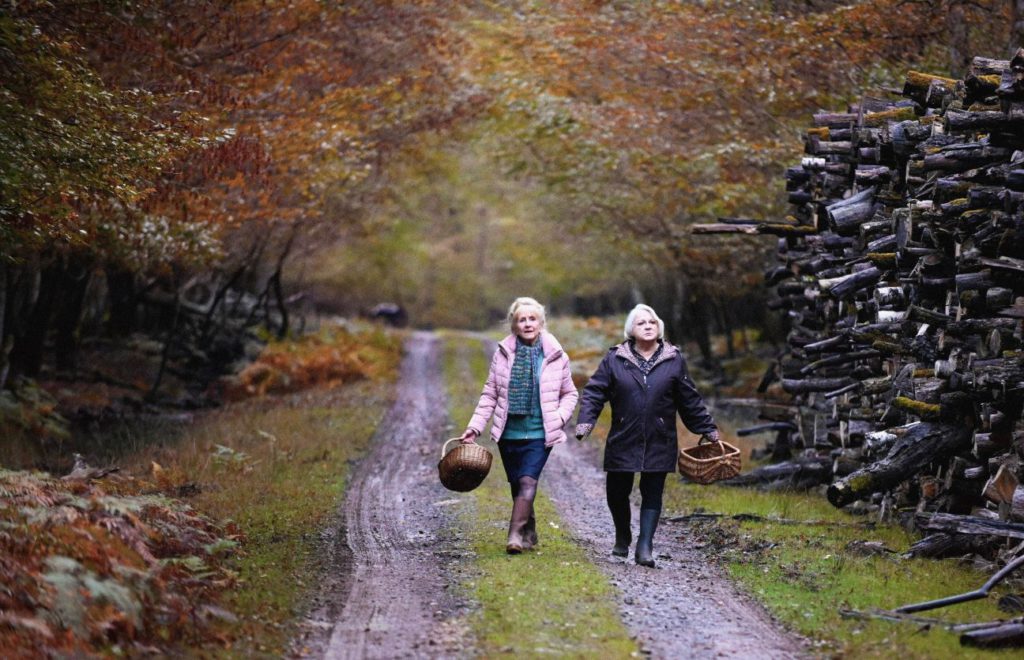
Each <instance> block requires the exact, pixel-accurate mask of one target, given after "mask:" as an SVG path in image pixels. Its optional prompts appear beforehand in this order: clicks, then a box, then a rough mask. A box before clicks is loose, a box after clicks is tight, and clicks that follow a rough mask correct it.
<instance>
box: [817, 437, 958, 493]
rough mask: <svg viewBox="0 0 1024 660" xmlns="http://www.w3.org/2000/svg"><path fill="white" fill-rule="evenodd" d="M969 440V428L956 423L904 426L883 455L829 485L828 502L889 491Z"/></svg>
mask: <svg viewBox="0 0 1024 660" xmlns="http://www.w3.org/2000/svg"><path fill="white" fill-rule="evenodd" d="M970 439H971V432H970V429H966V428H963V427H960V426H952V425H949V424H943V423H933V422H922V423H920V424H915V425H912V426H909V427H906V428H904V429H903V434H902V436H901V437H899V439H898V440H896V442H895V444H893V446H892V449H890V450H889V453H888V454H887V455H886V456H885V458H883V459H881V460H879V461H876V462H875V463H873V464H871V465H869V466H868V467H866V468H864V469H863V470H858V471H857V472H854V473H853V474H851V475H850V476H848V477H845V478H844V479H841V480H839V481H837V482H835V483H833V484H832V485H831V486H829V488H828V493H827V495H828V501H829V502H831V503H832V505H833V506H836V507H842V506H846V505H847V504H849V503H851V502H853V501H854V500H857V499H861V498H863V497H868V496H870V495H871V494H872V493H876V492H882V491H886V490H889V489H891V488H893V487H894V486H896V485H897V484H899V483H900V482H902V481H904V480H905V479H908V478H909V477H911V476H913V475H914V474H916V473H917V472H918V471H920V470H921V469H923V468H925V467H927V466H928V465H929V464H931V463H933V462H940V461H944V460H946V459H948V458H949V457H950V456H952V455H953V454H954V453H956V452H958V451H963V450H964V449H965V448H967V447H968V446H969V445H970Z"/></svg>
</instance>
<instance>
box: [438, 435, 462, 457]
mask: <svg viewBox="0 0 1024 660" xmlns="http://www.w3.org/2000/svg"><path fill="white" fill-rule="evenodd" d="M456 440H462V437H461V436H459V437H455V438H449V439H448V441H447V442H445V443H444V446H442V447H441V458H444V455H445V454H447V453H448V445H450V444H452V443H453V442H455V441H456Z"/></svg>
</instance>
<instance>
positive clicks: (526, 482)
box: [508, 477, 537, 502]
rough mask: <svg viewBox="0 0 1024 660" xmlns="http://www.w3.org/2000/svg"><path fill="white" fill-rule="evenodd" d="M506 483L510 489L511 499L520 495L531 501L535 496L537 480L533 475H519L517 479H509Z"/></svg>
mask: <svg viewBox="0 0 1024 660" xmlns="http://www.w3.org/2000/svg"><path fill="white" fill-rule="evenodd" d="M508 485H509V488H510V489H511V490H512V499H516V498H517V497H522V498H525V499H528V500H530V501H531V502H532V501H533V499H534V498H535V497H536V496H537V480H536V479H534V478H533V477H519V479H518V480H517V481H510V482H509V484H508Z"/></svg>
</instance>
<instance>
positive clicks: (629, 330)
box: [622, 305, 665, 339]
mask: <svg viewBox="0 0 1024 660" xmlns="http://www.w3.org/2000/svg"><path fill="white" fill-rule="evenodd" d="M638 312H647V313H648V314H650V315H651V317H652V318H653V319H654V320H655V322H656V323H657V324H658V339H664V338H665V322H664V321H662V320H661V317H660V316H658V313H657V312H656V311H654V310H653V309H652V308H651V307H650V306H649V305H637V306H636V307H634V308H633V309H631V310H629V314H628V315H627V316H626V325H625V326H624V327H623V328H622V334H623V336H625V338H626V339H633V324H634V323H635V322H636V315H637V313H638Z"/></svg>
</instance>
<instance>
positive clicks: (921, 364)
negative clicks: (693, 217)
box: [694, 49, 1024, 555]
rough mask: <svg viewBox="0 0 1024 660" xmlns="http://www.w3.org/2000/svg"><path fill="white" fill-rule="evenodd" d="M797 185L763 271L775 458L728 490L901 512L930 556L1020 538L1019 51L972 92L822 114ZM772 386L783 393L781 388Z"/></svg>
mask: <svg viewBox="0 0 1024 660" xmlns="http://www.w3.org/2000/svg"><path fill="white" fill-rule="evenodd" d="M805 145H806V153H807V157H805V158H804V159H803V161H802V163H801V164H800V165H799V166H795V167H791V168H789V169H788V170H787V172H786V189H787V191H788V193H789V201H790V203H791V208H792V214H791V216H789V217H787V218H786V220H785V221H782V222H762V221H753V220H744V219H721V220H720V222H719V223H718V224H713V225H702V226H698V227H696V228H695V229H694V232H695V233H747V234H769V235H775V236H778V237H779V239H778V256H779V259H780V261H781V264H780V265H779V266H778V267H776V268H773V269H771V270H769V271H768V272H767V273H766V281H767V284H768V285H769V286H770V287H772V288H773V289H774V296H773V299H772V302H771V305H772V306H774V307H775V308H777V309H778V310H780V311H782V312H783V313H785V314H786V315H787V316H788V318H789V327H790V332H789V335H788V349H787V351H786V353H785V355H783V356H782V357H781V358H780V359H779V360H778V362H777V363H776V364H775V365H773V370H772V371H771V372H770V374H768V375H766V379H765V382H764V383H762V388H763V389H767V390H768V391H769V392H771V391H773V390H779V389H781V390H782V391H783V392H785V393H786V394H788V395H789V397H790V401H789V402H787V404H786V405H770V406H766V407H765V410H764V412H763V414H762V417H764V418H765V419H766V424H765V425H763V426H761V427H757V428H755V429H750V431H751V432H761V431H773V432H775V433H776V441H775V445H774V447H773V454H774V459H776V462H775V463H774V464H772V465H769V466H767V467H765V468H763V469H761V470H757V471H754V472H752V473H750V474H747V475H742V476H741V477H739V478H738V479H737V480H736V483H752V482H761V483H765V482H767V481H775V482H777V483H785V484H787V485H798V486H805V487H806V486H814V485H819V484H828V486H827V495H828V499H829V501H830V502H832V504H834V505H836V506H839V507H843V506H854V507H860V508H869V509H871V510H880V512H881V513H882V514H883V515H885V514H891V513H893V512H897V511H900V512H909V513H910V514H913V515H915V516H916V522H917V524H918V526H919V527H920V528H921V529H922V530H924V531H926V532H934V533H933V534H932V535H931V536H929V537H927V538H926V539H924V540H923V541H922V543H921V544H919V547H917V548H916V551H917V552H918V553H919V554H931V555H938V554H952V553H956V552H963V551H964V550H965V548H968V547H971V546H972V545H977V544H978V543H995V542H996V541H995V539H1001V540H1002V542H1003V543H1004V544H1005V541H1006V539H1017V541H1016V542H1017V543H1019V542H1020V539H1024V486H1022V485H1021V482H1024V467H1022V461H1024V421H1022V420H1021V411H1022V407H1024V49H1022V50H1021V51H1019V52H1018V53H1017V54H1016V56H1015V57H1014V58H1013V59H1012V60H1010V61H1005V60H991V59H985V58H975V60H974V62H973V66H972V67H971V70H970V72H969V73H968V74H967V75H966V76H965V77H964V78H963V79H962V80H954V79H949V78H943V77H939V76H933V75H926V74H922V73H917V72H911V73H909V74H908V75H907V78H906V84H905V87H904V89H903V98H900V99H898V100H883V99H878V98H870V97H866V98H863V99H862V100H861V102H860V103H859V104H857V105H855V106H853V107H850V108H849V109H848V111H847V112H842V113H820V114H817V115H815V116H814V126H813V127H812V128H810V129H809V130H808V131H807V134H806V137H805ZM772 381H774V382H772Z"/></svg>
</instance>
